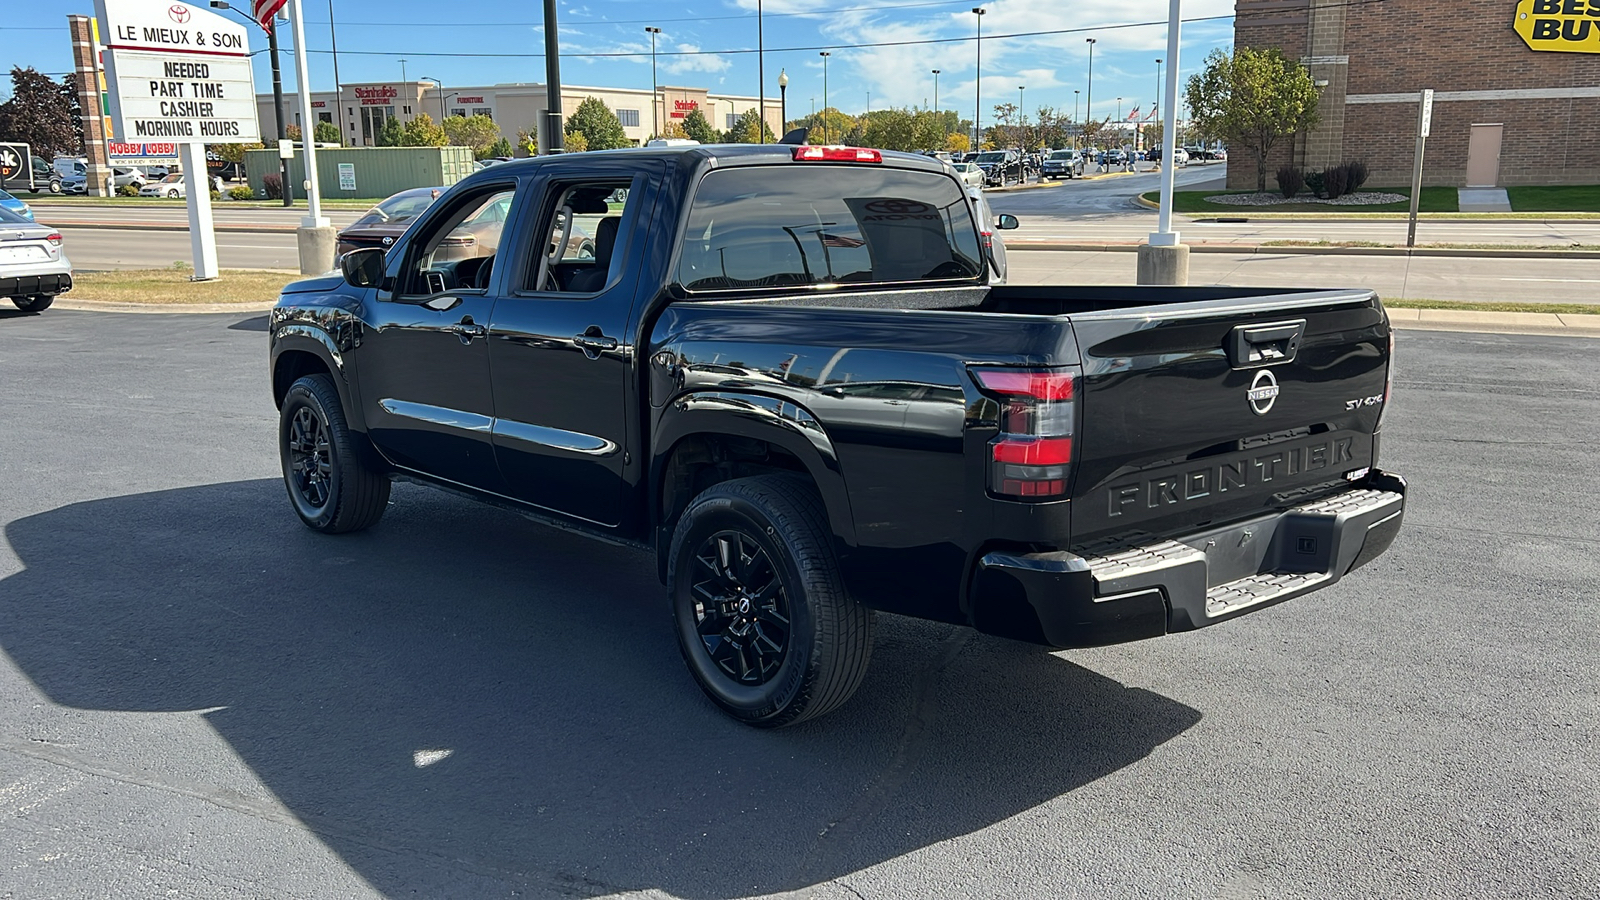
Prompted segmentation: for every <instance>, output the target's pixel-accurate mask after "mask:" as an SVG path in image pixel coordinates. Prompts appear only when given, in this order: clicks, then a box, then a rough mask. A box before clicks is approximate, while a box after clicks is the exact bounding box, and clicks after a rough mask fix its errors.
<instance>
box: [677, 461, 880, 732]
mask: <svg viewBox="0 0 1600 900" xmlns="http://www.w3.org/2000/svg"><path fill="white" fill-rule="evenodd" d="M667 583H668V585H669V586H670V590H671V599H672V614H673V622H674V625H675V626H676V632H677V635H678V649H679V650H680V651H681V652H682V653H683V659H684V662H685V663H686V664H687V665H688V667H689V671H690V673H692V674H693V675H694V677H695V680H696V681H697V682H699V684H700V688H701V690H703V691H705V694H706V696H707V697H709V698H710V699H711V701H712V702H713V703H715V704H717V706H719V707H721V708H722V711H723V712H725V713H727V714H728V715H730V716H732V717H733V718H735V719H738V720H739V721H741V722H744V723H745V724H747V725H754V726H757V727H760V728H777V727H780V726H784V725H792V724H794V723H796V722H801V721H804V720H806V719H811V718H816V717H818V716H821V715H823V714H824V713H827V712H829V711H831V710H833V709H835V708H837V707H838V706H840V705H841V704H843V703H844V702H845V701H846V700H848V699H850V696H851V695H852V694H854V693H855V691H856V688H858V687H860V686H861V680H862V678H863V677H864V675H865V674H866V670H867V661H868V659H869V658H870V656H871V654H872V628H873V620H872V612H871V610H868V609H867V608H866V607H864V606H862V605H860V604H859V603H857V602H856V601H855V600H854V599H852V598H851V597H850V595H849V594H848V593H846V591H845V589H844V582H843V579H842V578H841V576H840V574H839V564H838V561H837V560H836V559H835V558H834V554H833V545H832V532H831V531H830V530H829V528H828V519H827V512H826V510H825V509H824V508H823V505H822V499H821V498H820V497H818V496H817V494H816V491H815V489H814V488H813V487H812V486H811V485H810V484H808V483H807V482H805V481H803V480H801V479H799V478H795V477H791V476H784V475H763V476H757V477H754V478H740V479H736V480H734V481H727V482H723V483H722V484H719V485H716V486H714V487H711V488H709V489H707V490H706V491H705V492H704V493H702V494H701V495H700V496H698V497H696V498H695V499H694V501H693V502H692V503H690V504H689V508H688V509H687V510H685V511H684V514H683V517H682V518H681V519H679V521H678V526H677V528H676V530H675V531H674V532H673V536H672V548H671V551H670V556H669V558H668V578H667Z"/></svg>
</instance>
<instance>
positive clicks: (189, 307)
mask: <svg viewBox="0 0 1600 900" xmlns="http://www.w3.org/2000/svg"><path fill="white" fill-rule="evenodd" d="M277 303H278V302H277V301H276V300H257V301H254V302H250V303H113V302H110V301H107V300H77V299H71V298H67V297H57V298H56V300H55V303H53V304H51V307H50V308H51V309H72V310H77V311H80V312H104V313H231V312H266V311H267V310H269V309H271V308H273V307H274V306H276V305H277Z"/></svg>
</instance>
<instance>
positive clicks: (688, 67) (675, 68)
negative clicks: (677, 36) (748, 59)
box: [661, 44, 733, 75]
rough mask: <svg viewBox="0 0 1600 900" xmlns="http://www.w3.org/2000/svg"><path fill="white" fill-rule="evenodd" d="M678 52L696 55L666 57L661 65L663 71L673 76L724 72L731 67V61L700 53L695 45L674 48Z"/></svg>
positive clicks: (719, 55)
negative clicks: (685, 73) (690, 73)
mask: <svg viewBox="0 0 1600 900" xmlns="http://www.w3.org/2000/svg"><path fill="white" fill-rule="evenodd" d="M675 49H676V50H677V51H678V52H681V53H686V54H696V55H690V56H668V57H666V58H665V61H664V62H662V63H661V68H662V70H663V71H666V72H671V73H672V74H674V75H678V74H682V73H684V72H725V71H727V70H728V68H729V67H731V66H732V65H733V61H732V60H730V59H728V58H727V57H726V56H723V55H721V54H718V53H700V47H699V46H698V45H696V44H679V45H678V46H677V47H676V48H675Z"/></svg>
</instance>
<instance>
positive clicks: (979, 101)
mask: <svg viewBox="0 0 1600 900" xmlns="http://www.w3.org/2000/svg"><path fill="white" fill-rule="evenodd" d="M987 13H988V10H986V9H984V8H983V7H981V6H974V7H973V8H972V14H973V15H975V16H977V17H978V64H977V77H976V78H974V79H973V85H972V149H973V150H982V149H983V17H984V15H986V14H987Z"/></svg>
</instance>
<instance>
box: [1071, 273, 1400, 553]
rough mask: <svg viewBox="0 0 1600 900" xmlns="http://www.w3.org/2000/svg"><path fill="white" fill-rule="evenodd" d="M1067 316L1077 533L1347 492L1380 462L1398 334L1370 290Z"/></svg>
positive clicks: (1237, 515)
mask: <svg viewBox="0 0 1600 900" xmlns="http://www.w3.org/2000/svg"><path fill="white" fill-rule="evenodd" d="M1071 319H1072V324H1073V328H1074V331H1075V334H1076V336H1077V341H1078V348H1079V352H1080V354H1081V356H1082V360H1083V374H1084V378H1083V392H1082V406H1081V416H1082V425H1081V428H1080V430H1079V432H1078V434H1079V438H1078V442H1077V443H1078V446H1077V451H1076V457H1077V472H1076V477H1075V481H1074V484H1073V488H1072V497H1073V499H1074V501H1075V502H1074V503H1073V515H1072V522H1073V534H1074V537H1075V539H1077V540H1079V541H1088V540H1095V539H1097V538H1106V537H1111V536H1114V535H1124V534H1139V533H1143V534H1151V535H1162V536H1175V535H1184V534H1192V533H1194V532H1196V531H1198V530H1200V529H1203V528H1205V527H1207V526H1212V525H1220V524H1224V523H1227V522H1231V521H1237V520H1240V519H1244V518H1248V517H1250V516H1253V515H1258V514H1261V513H1264V512H1268V511H1270V510H1273V509H1282V508H1284V507H1286V506H1290V505H1295V504H1299V503H1303V502H1306V501H1308V500H1312V499H1315V498H1317V497H1319V496H1322V495H1325V494H1328V493H1330V492H1332V491H1335V490H1339V489H1345V488H1348V487H1349V486H1350V485H1349V481H1348V480H1347V476H1349V477H1359V476H1352V475H1351V473H1362V472H1364V470H1365V469H1366V468H1368V467H1370V466H1372V465H1373V462H1374V457H1375V453H1376V448H1375V446H1374V436H1373V435H1374V432H1375V431H1376V429H1377V425H1378V421H1379V417H1380V415H1381V413H1382V409H1383V403H1384V402H1385V390H1386V378H1387V374H1388V363H1389V348H1390V344H1389V326H1388V322H1387V319H1386V317H1385V315H1384V313H1383V310H1382V307H1381V305H1380V304H1379V303H1378V301H1377V298H1376V296H1375V295H1373V294H1372V293H1371V292H1368V291H1348V292H1320V293H1317V294H1315V295H1312V294H1301V295H1292V294H1291V295H1278V296H1276V297H1272V298H1249V299H1241V300H1239V301H1238V302H1237V303H1233V304H1218V303H1216V302H1208V303H1194V304H1174V305H1170V306H1162V307H1150V308H1145V309H1138V310H1108V311H1105V312H1089V313H1080V314H1073V315H1072V316H1071Z"/></svg>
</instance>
